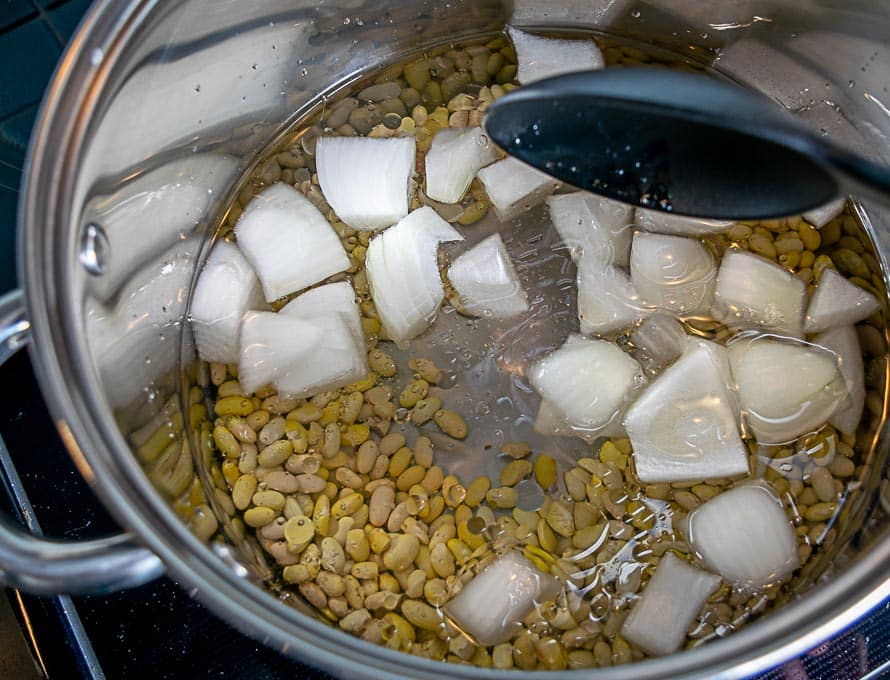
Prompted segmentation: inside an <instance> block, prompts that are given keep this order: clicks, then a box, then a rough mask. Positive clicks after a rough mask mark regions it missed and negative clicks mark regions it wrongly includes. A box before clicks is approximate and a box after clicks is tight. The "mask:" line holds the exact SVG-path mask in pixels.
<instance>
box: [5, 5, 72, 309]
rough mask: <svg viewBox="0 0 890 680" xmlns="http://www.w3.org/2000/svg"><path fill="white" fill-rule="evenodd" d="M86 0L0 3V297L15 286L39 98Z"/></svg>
mask: <svg viewBox="0 0 890 680" xmlns="http://www.w3.org/2000/svg"><path fill="white" fill-rule="evenodd" d="M89 6H90V2H89V0H56V1H54V2H53V1H50V0H0V293H4V292H6V291H7V290H11V289H12V288H14V287H15V285H16V274H15V224H16V205H17V203H18V191H19V184H20V182H21V175H22V167H23V165H24V162H25V150H26V149H27V145H28V138H29V136H30V134H31V129H32V127H33V126H34V120H35V118H36V116H37V110H38V108H39V106H40V100H41V98H42V96H43V92H44V90H45V89H46V86H47V84H48V83H49V80H50V78H51V76H52V73H53V70H54V69H55V65H56V63H57V62H58V60H59V57H60V56H61V54H62V51H63V49H64V47H65V43H66V42H67V41H68V39H69V38H70V37H71V35H72V34H73V33H74V30H75V29H76V28H77V24H78V23H79V21H80V19H81V17H82V16H83V14H84V13H85V12H86V10H87V8H88V7H89Z"/></svg>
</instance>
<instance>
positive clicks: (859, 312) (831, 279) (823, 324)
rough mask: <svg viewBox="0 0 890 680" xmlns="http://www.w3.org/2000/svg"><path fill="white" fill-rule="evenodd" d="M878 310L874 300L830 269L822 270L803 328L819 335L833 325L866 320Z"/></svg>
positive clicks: (847, 324)
mask: <svg viewBox="0 0 890 680" xmlns="http://www.w3.org/2000/svg"><path fill="white" fill-rule="evenodd" d="M880 308H881V303H880V302H878V299H877V298H876V297H875V296H874V295H872V294H871V293H869V292H868V291H867V290H863V289H862V288H860V287H859V286H857V285H856V284H855V283H850V282H849V281H848V280H847V279H846V277H844V276H843V275H841V274H839V273H837V272H836V271H835V270H834V269H830V268H825V269H823V270H822V274H821V276H820V277H819V283H818V284H817V285H816V290H815V292H814V293H813V297H812V298H811V299H810V305H809V307H807V316H806V319H805V321H804V326H803V329H804V331H806V332H807V333H819V332H820V331H826V330H828V329H829V328H835V327H837V326H851V325H853V324H855V323H858V322H859V321H862V320H863V319H867V318H868V317H870V316H871V315H872V314H874V313H875V312H876V311H878V310H879V309H880Z"/></svg>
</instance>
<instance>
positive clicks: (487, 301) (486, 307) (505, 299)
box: [448, 234, 528, 319]
mask: <svg viewBox="0 0 890 680" xmlns="http://www.w3.org/2000/svg"><path fill="white" fill-rule="evenodd" d="M448 280H449V281H451V285H452V286H453V287H454V290H456V291H457V294H458V295H459V296H460V305H461V309H462V310H463V311H465V312H466V313H468V314H473V315H475V316H490V317H494V318H496V319H507V318H510V317H513V316H517V315H519V314H522V313H524V312H526V311H528V302H527V300H526V298H525V291H523V290H522V286H521V285H520V283H519V277H518V276H517V275H516V269H515V267H513V262H511V261H510V256H509V255H508V254H507V248H506V247H505V246H504V241H503V239H501V236H500V234H492V235H491V236H489V237H488V238H486V239H484V240H482V241H480V242H479V243H477V244H476V245H475V246H473V247H472V248H470V249H469V250H468V251H467V252H465V253H464V254H463V255H461V256H460V257H458V258H457V259H456V260H455V261H454V264H452V265H451V267H449V269H448Z"/></svg>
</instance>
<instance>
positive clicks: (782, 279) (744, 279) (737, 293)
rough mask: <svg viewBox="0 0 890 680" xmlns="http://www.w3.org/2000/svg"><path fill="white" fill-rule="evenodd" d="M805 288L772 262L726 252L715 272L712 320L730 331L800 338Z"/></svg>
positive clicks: (800, 282) (744, 252) (805, 295)
mask: <svg viewBox="0 0 890 680" xmlns="http://www.w3.org/2000/svg"><path fill="white" fill-rule="evenodd" d="M806 299H807V287H806V284H804V282H803V281H801V280H800V279H799V278H797V277H796V276H794V274H792V273H791V272H789V271H788V270H787V269H784V268H783V267H780V266H779V265H777V264H776V263H775V262H770V261H769V260H767V259H765V258H762V257H760V256H759V255H754V254H752V253H749V252H746V251H744V250H736V249H732V250H727V251H726V253H725V254H724V255H723V261H722V262H721V263H720V270H719V271H718V272H717V288H716V290H715V291H714V306H713V307H712V309H711V312H712V314H713V315H714V317H715V318H717V319H720V320H722V321H723V322H724V323H725V324H726V325H727V326H730V327H732V328H757V329H762V330H767V331H775V332H777V333H780V334H784V335H790V336H792V337H795V338H800V337H803V311H804V306H805V305H806Z"/></svg>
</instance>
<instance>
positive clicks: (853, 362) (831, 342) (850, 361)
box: [813, 326, 865, 435]
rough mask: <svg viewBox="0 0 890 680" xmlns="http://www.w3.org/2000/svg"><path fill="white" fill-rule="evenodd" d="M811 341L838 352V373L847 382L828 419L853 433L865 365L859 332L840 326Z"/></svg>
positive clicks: (859, 417)
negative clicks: (844, 395)
mask: <svg viewBox="0 0 890 680" xmlns="http://www.w3.org/2000/svg"><path fill="white" fill-rule="evenodd" d="M813 344H816V345H819V346H820V347H824V348H825V349H827V350H829V351H830V352H834V353H835V354H836V355H837V356H838V359H839V360H840V367H841V375H842V376H843V378H844V384H845V385H846V386H847V398H846V399H844V400H843V401H842V402H841V403H840V404H838V407H837V410H836V411H835V412H834V413H833V414H832V415H831V418H829V419H828V422H829V423H831V424H832V425H833V426H834V427H836V428H837V429H838V430H840V431H841V432H843V433H844V434H848V435H853V434H856V428H857V427H858V426H859V421H860V420H862V411H863V410H864V408H865V367H864V366H863V364H862V348H861V347H860V345H859V335H858V334H857V333H856V329H855V328H853V326H841V327H840V328H832V329H831V330H830V331H825V332H824V333H820V334H819V335H817V336H816V337H815V338H813Z"/></svg>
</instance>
